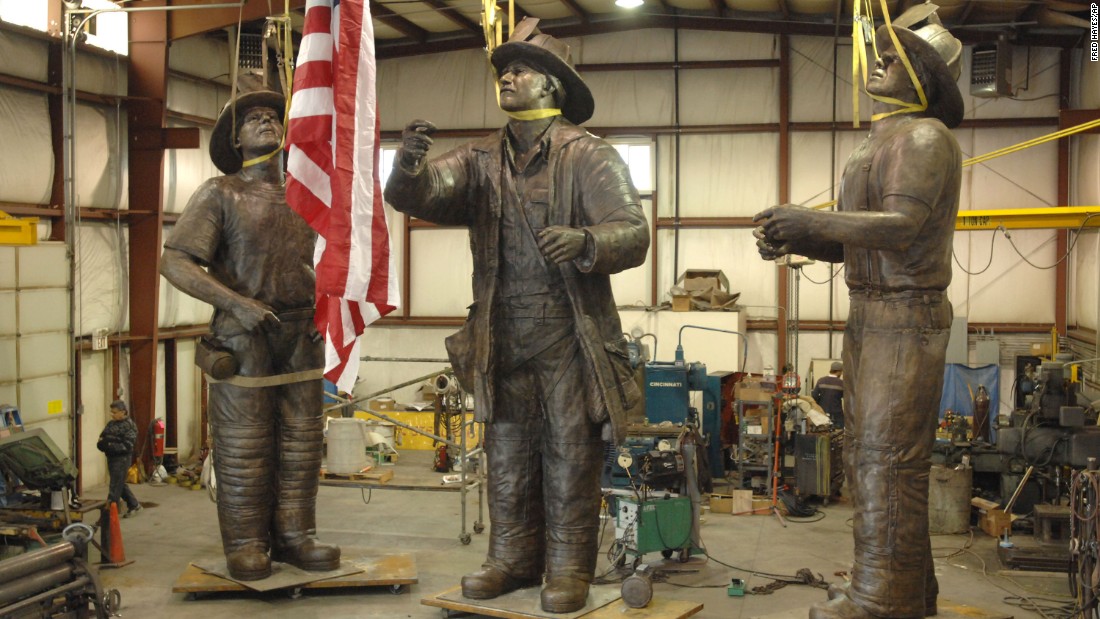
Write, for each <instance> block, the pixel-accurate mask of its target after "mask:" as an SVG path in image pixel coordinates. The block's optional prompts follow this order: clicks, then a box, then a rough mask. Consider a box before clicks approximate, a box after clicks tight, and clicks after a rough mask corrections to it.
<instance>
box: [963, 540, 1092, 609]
mask: <svg viewBox="0 0 1100 619" xmlns="http://www.w3.org/2000/svg"><path fill="white" fill-rule="evenodd" d="M962 554H969V555H973V557H974V558H975V559H977V560H978V562H979V563H980V564H981V566H982V576H984V577H985V579H986V580H987V581H989V584H991V585H993V586H994V587H997V588H998V589H1000V590H1001V591H1004V592H1006V593H1008V594H1009V595H1007V596H1005V597H1004V598H1003V602H1004V603H1005V604H1008V605H1010V606H1017V607H1019V608H1024V609H1026V610H1029V611H1031V612H1034V613H1036V614H1038V615H1039V616H1041V617H1043V618H1044V619H1071V618H1073V617H1075V615H1076V614H1077V613H1076V612H1075V611H1074V610H1072V609H1073V608H1075V604H1073V603H1072V602H1062V603H1058V605H1056V606H1055V605H1051V604H1040V603H1039V602H1036V600H1045V601H1051V600H1052V598H1050V597H1045V596H1041V595H1035V596H1030V595H1026V594H1023V593H1021V592H1020V591H1013V590H1012V589H1009V588H1008V587H1006V586H1004V585H1002V584H1000V583H998V582H997V581H995V580H994V579H993V577H994V576H996V577H998V578H1003V579H1005V580H1007V581H1009V582H1011V583H1012V584H1014V585H1016V586H1017V587H1019V588H1020V589H1022V590H1025V591H1026V590H1027V587H1024V586H1023V585H1022V584H1020V583H1019V582H1017V581H1015V580H1013V579H1012V578H1011V577H1008V576H1004V575H1002V574H990V573H989V571H988V570H987V569H986V564H985V559H983V558H982V557H981V555H979V554H978V553H976V552H974V551H973V550H963V551H962ZM948 565H954V566H955V567H957V568H959V569H964V570H965V569H971V568H968V567H966V566H964V565H956V564H954V563H948ZM1048 611H1049V612H1048Z"/></svg>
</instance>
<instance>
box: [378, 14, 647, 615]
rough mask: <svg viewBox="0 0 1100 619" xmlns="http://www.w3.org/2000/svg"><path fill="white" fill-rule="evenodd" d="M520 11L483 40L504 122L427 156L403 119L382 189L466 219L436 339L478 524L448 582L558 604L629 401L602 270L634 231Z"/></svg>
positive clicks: (576, 87) (591, 553) (636, 216)
mask: <svg viewBox="0 0 1100 619" xmlns="http://www.w3.org/2000/svg"><path fill="white" fill-rule="evenodd" d="M537 22H538V20H537V19H526V20H524V21H523V22H522V23H520V24H519V25H517V26H516V29H515V32H514V33H513V35H512V37H511V38H510V40H509V41H508V42H507V43H504V44H503V45H501V46H499V47H497V48H496V49H494V50H493V52H492V56H491V61H492V64H493V67H494V68H495V71H496V73H497V75H498V76H499V77H498V81H497V85H498V86H499V89H500V107H501V109H502V110H504V112H505V113H506V114H507V115H508V116H510V117H511V120H509V122H508V124H507V126H506V127H505V128H504V129H501V130H500V131H497V132H495V133H493V134H492V135H490V136H488V137H487V138H484V139H481V140H477V141H475V142H472V143H468V144H465V145H463V146H460V147H458V148H457V149H455V150H453V151H451V152H449V153H446V154H444V155H442V156H440V157H439V158H438V159H436V160H434V161H432V162H428V161H427V158H426V155H427V152H428V149H429V147H430V145H431V143H432V140H431V138H430V137H429V134H430V133H431V132H432V131H433V130H434V126H433V125H432V124H431V123H429V122H426V121H413V122H412V123H410V124H409V125H408V126H407V127H406V129H405V131H404V134H403V136H402V147H401V150H400V151H399V152H398V155H397V157H396V159H395V162H394V167H393V172H392V174H391V175H390V177H389V181H388V183H387V185H386V191H385V196H386V200H387V201H388V202H389V203H390V204H392V205H393V206H394V208H396V209H397V210H399V211H402V212H405V213H408V214H410V215H413V216H415V217H419V218H421V219H425V220H428V221H432V222H435V223H438V224H442V225H452V226H466V227H467V228H469V231H470V248H471V250H472V252H473V260H474V277H473V280H474V281H473V296H474V303H473V305H472V306H471V307H470V313H469V317H468V318H467V321H466V326H465V327H464V328H463V329H462V330H461V331H459V332H458V333H456V334H455V335H453V336H451V337H450V338H448V339H447V350H448V352H449V353H450V357H451V362H452V364H453V367H454V369H455V373H456V375H457V376H458V378H459V382H460V383H462V384H463V386H464V387H465V388H466V389H467V390H469V391H472V392H473V393H474V394H475V401H476V411H477V415H478V420H479V421H484V422H485V423H486V426H485V428H486V429H485V451H486V454H487V457H488V490H489V516H490V537H489V552H488V557H487V558H486V560H485V564H484V565H483V567H482V569H481V570H479V571H477V572H474V573H471V574H467V575H466V576H464V577H463V578H462V593H463V595H464V596H465V597H467V598H473V599H488V598H494V597H497V596H499V595H502V594H504V593H507V592H509V591H513V590H516V589H519V588H522V587H528V586H534V585H537V584H539V583H540V582H541V581H542V577H543V574H544V573H545V575H546V585H545V586H544V587H543V589H542V592H541V605H542V608H543V610H545V611H548V612H556V613H565V612H573V611H576V610H579V609H581V608H583V607H584V606H585V604H586V600H587V597H588V589H589V583H590V582H591V581H592V578H593V575H594V572H595V567H596V557H597V554H598V552H599V539H598V538H599V526H600V521H599V511H600V498H601V497H600V472H601V469H602V464H603V453H604V445H605V441H606V440H614V441H618V440H621V439H622V438H623V432H624V429H625V421H626V416H627V411H628V410H629V409H632V408H633V407H634V406H636V405H637V404H638V403H639V402H640V401H641V393H640V391H639V389H638V387H637V385H636V383H635V382H634V379H633V373H632V371H631V368H630V362H629V358H628V356H627V350H626V340H625V338H624V337H623V334H622V325H621V323H620V320H619V314H618V312H617V311H616V309H615V300H614V298H613V296H612V294H611V281H610V275H611V274H612V273H617V272H620V271H623V270H625V269H628V268H632V267H635V266H638V265H640V264H642V263H643V262H644V261H645V257H646V250H647V249H648V247H649V228H648V225H647V223H646V218H645V215H644V213H643V212H642V209H641V207H640V205H639V198H638V192H637V191H636V190H635V189H634V186H633V185H632V184H631V182H630V174H629V171H628V170H627V167H626V164H625V163H623V161H622V159H621V158H620V157H619V155H618V153H617V151H616V150H615V149H614V148H613V147H612V146H611V145H609V144H608V143H606V142H604V141H603V140H601V139H599V138H597V137H595V136H593V135H591V134H589V133H587V132H586V131H584V130H583V129H581V128H580V127H578V126H577V125H578V124H579V123H583V122H584V121H586V120H588V119H589V118H590V117H591V116H592V112H593V109H594V103H593V100H592V95H591V92H590V91H589V90H588V87H587V85H586V84H585V83H584V81H583V80H582V79H581V77H580V75H579V74H578V73H577V72H576V70H575V69H574V68H573V64H572V60H571V55H570V51H569V47H568V46H567V45H565V44H564V43H562V42H561V41H558V40H557V39H555V38H553V37H550V36H548V35H545V34H542V33H540V32H539V31H538V30H537V28H536V25H537Z"/></svg>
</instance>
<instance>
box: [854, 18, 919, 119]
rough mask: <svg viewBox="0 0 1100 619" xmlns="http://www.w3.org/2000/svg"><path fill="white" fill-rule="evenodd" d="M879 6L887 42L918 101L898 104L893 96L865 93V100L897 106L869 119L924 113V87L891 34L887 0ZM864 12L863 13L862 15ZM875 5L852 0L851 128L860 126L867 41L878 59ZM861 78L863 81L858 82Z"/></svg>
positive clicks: (896, 39)
mask: <svg viewBox="0 0 1100 619" xmlns="http://www.w3.org/2000/svg"><path fill="white" fill-rule="evenodd" d="M879 5H880V6H881V8H882V18H883V20H885V22H886V31H887V32H888V33H889V34H890V40H891V41H892V42H893V44H894V50H895V51H897V53H898V58H899V59H900V60H901V63H902V65H903V66H904V67H905V71H906V72H907V73H908V74H909V80H910V81H911V82H912V83H913V87H914V88H915V89H916V91H917V98H918V99H919V100H920V101H919V102H918V103H913V102H910V101H901V100H900V99H895V98H893V97H884V96H881V95H873V94H871V93H869V92H868V93H867V96H868V97H871V98H872V99H874V100H876V101H881V102H883V103H889V104H892V105H896V106H898V109H896V110H892V111H890V112H883V113H881V114H875V115H873V116H871V120H872V121H875V120H880V119H882V118H886V117H888V116H893V115H895V114H910V113H913V112H923V111H924V110H927V109H928V96H927V95H926V94H925V93H924V87H923V86H921V83H920V80H919V79H917V73H916V71H914V70H913V64H912V63H911V62H910V61H909V56H908V55H907V54H906V53H905V48H904V47H902V45H901V42H900V41H898V35H897V34H896V33H894V24H893V22H892V21H891V20H890V11H889V9H888V8H887V7H886V0H879ZM864 9H866V14H864ZM874 23H875V19H874V5H873V3H872V0H853V2H852V126H853V127H859V85H860V84H861V83H862V84H863V91H864V92H867V70H868V68H870V63H869V61H868V59H867V43H868V40H869V41H870V44H871V47H872V50H873V51H874V54H875V59H876V60H877V59H878V57H879V53H878V42H877V41H875V37H874ZM860 78H862V82H861V81H860Z"/></svg>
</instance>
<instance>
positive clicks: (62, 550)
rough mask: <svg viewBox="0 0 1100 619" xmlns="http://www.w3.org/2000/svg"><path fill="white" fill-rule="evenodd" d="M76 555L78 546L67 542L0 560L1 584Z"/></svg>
mask: <svg viewBox="0 0 1100 619" xmlns="http://www.w3.org/2000/svg"><path fill="white" fill-rule="evenodd" d="M75 555H76V547H75V546H73V545H72V544H71V543H69V542H65V543H62V544H54V545H53V546H47V547H46V548H41V549H39V550H34V551H31V552H27V553H23V554H21V555H18V556H15V557H11V558H10V559H4V560H3V561H0V585H2V584H4V583H7V582H11V581H13V580H15V579H17V578H22V577H23V576H25V575H27V574H30V573H33V572H39V571H42V570H44V569H46V568H48V567H53V566H55V565H57V564H59V563H64V562H66V561H68V560H69V559H72V558H73V557H74V556H75Z"/></svg>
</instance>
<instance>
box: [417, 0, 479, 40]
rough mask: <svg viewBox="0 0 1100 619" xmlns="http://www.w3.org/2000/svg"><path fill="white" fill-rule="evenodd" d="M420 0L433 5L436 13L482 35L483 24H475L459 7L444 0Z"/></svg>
mask: <svg viewBox="0 0 1100 619" xmlns="http://www.w3.org/2000/svg"><path fill="white" fill-rule="evenodd" d="M420 1H421V2H423V3H424V4H426V5H428V6H430V7H432V9H433V10H435V12H436V13H439V14H440V15H442V16H443V17H446V18H447V19H448V20H450V22H451V23H453V24H454V25H456V26H458V27H459V28H462V29H464V30H469V31H470V32H472V33H474V34H476V35H478V36H481V26H480V25H478V24H475V23H474V22H473V21H472V20H470V19H469V18H468V17H466V16H465V15H463V14H462V13H459V12H458V9H456V8H455V7H453V6H450V5H448V4H446V3H444V2H442V0H420Z"/></svg>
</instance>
